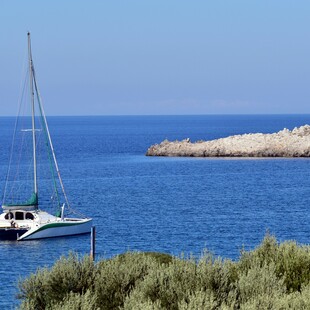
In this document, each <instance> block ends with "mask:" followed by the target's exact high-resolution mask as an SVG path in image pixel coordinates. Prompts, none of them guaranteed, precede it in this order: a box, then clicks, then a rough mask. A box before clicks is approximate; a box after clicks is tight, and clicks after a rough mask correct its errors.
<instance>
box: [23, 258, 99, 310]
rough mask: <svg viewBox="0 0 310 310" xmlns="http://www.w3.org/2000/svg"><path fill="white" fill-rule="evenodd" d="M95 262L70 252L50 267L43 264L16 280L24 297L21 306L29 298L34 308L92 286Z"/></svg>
mask: <svg viewBox="0 0 310 310" xmlns="http://www.w3.org/2000/svg"><path fill="white" fill-rule="evenodd" d="M95 274H96V272H95V266H94V263H93V262H92V261H91V260H90V258H89V257H87V256H85V257H84V258H83V259H81V260H80V259H79V258H78V256H77V255H74V254H72V253H70V254H69V256H68V258H65V257H61V258H60V259H59V260H58V261H57V262H56V263H55V265H54V266H53V267H52V268H51V269H50V270H49V269H47V268H43V269H40V270H38V271H37V273H36V274H32V275H31V276H30V277H29V278H28V279H25V280H24V281H20V283H19V291H20V293H19V296H18V297H19V298H20V299H22V300H24V301H25V303H24V304H22V306H21V307H22V308H23V307H24V308H25V309H27V307H28V305H27V302H28V301H29V302H30V301H31V305H32V307H33V309H45V308H46V307H47V306H49V305H51V304H52V303H55V302H58V301H59V302H60V301H62V300H63V299H64V298H66V297H67V295H68V294H69V293H71V292H72V293H77V294H83V293H84V292H86V291H87V290H88V289H91V288H92V285H93V281H94V278H95Z"/></svg>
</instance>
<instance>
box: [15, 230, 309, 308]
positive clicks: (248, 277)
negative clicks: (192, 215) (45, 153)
mask: <svg viewBox="0 0 310 310" xmlns="http://www.w3.org/2000/svg"><path fill="white" fill-rule="evenodd" d="M18 297H19V298H20V299H21V300H22V303H21V309H37V310H40V309H80V310H88V309H125V310H139V309H141V310H142V309H143V310H148V309H149V310H151V309H152V310H155V309H156V310H157V309H158V310H159V309H172V310H173V309H180V310H185V309H190V310H191V309H192V310H194V309H247V310H251V309H279V310H280V309H310V247H309V246H301V245H298V244H296V242H294V241H287V242H284V243H278V242H277V240H276V239H275V238H274V237H272V236H269V235H267V236H266V237H265V238H264V240H263V241H262V243H261V244H260V245H259V246H258V247H257V248H256V249H254V250H253V251H248V252H247V251H242V253H241V255H240V258H239V260H238V261H231V260H222V259H220V258H215V257H213V256H212V255H211V254H210V253H208V252H206V253H205V254H203V255H202V257H201V258H200V259H199V260H196V259H195V258H193V257H190V258H186V259H185V258H178V257H172V256H170V255H167V254H161V253H138V252H128V253H125V254H121V255H118V256H116V257H114V258H112V259H105V260H101V261H100V262H98V263H94V262H92V261H91V260H90V258H89V257H84V258H82V259H80V258H79V257H78V256H77V255H75V254H70V255H69V256H68V257H66V258H65V257H62V258H61V259H60V260H59V261H57V262H56V263H55V265H54V266H53V267H52V268H50V269H47V268H44V269H40V270H38V271H37V272H36V273H35V274H32V275H31V276H30V277H29V278H26V279H25V280H23V281H20V283H19V296H18Z"/></svg>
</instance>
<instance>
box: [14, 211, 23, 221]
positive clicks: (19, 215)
mask: <svg viewBox="0 0 310 310" xmlns="http://www.w3.org/2000/svg"><path fill="white" fill-rule="evenodd" d="M23 219H24V212H18V211H17V212H15V220H23Z"/></svg>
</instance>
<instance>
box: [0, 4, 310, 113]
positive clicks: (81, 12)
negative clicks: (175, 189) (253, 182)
mask: <svg viewBox="0 0 310 310" xmlns="http://www.w3.org/2000/svg"><path fill="white" fill-rule="evenodd" d="M309 16H310V1H308V0H307V1H306V0H304V1H303V0H300V1H293V0H291V1H288V0H253V1H249V0H243V1H242V0H226V1H225V0H213V1H208V0H201V1H199V0H197V1H196V0H194V1H185V0H139V1H138V0H130V1H129V0H128V1H125V0H123V1H120V0H110V1H105V0H98V1H93V0H88V1H85V0H84V1H80V0H66V1H60V0H53V1H34V0H27V1H22V0H19V1H17V0H15V1H12V0H1V1H0V34H1V41H0V42H1V43H0V47H1V48H0V55H1V57H0V69H1V70H0V115H15V112H16V110H17V101H18V97H19V95H20V94H19V89H20V82H21V77H22V76H21V75H22V68H23V65H24V59H25V57H26V51H27V35H26V34H27V31H30V32H31V35H32V46H33V57H34V63H35V66H36V71H37V76H38V82H39V87H40V90H41V95H42V97H43V101H44V103H45V110H46V112H47V114H48V115H118V114H121V115H126V114H134V115H141V114H142V115H144V114H209V113H212V114H214V113H218V114H222V113H234V114H239V113H310V18H309Z"/></svg>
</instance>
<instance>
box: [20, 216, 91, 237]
mask: <svg viewBox="0 0 310 310" xmlns="http://www.w3.org/2000/svg"><path fill="white" fill-rule="evenodd" d="M91 227H92V220H91V219H76V220H74V221H72V220H66V219H65V220H64V221H59V222H55V223H46V224H42V225H41V226H37V227H33V228H32V229H30V230H28V231H27V232H26V233H25V234H23V235H22V236H20V237H19V238H18V239H17V240H19V241H20V240H34V239H43V238H53V237H62V236H73V235H80V234H87V233H90V230H91Z"/></svg>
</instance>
